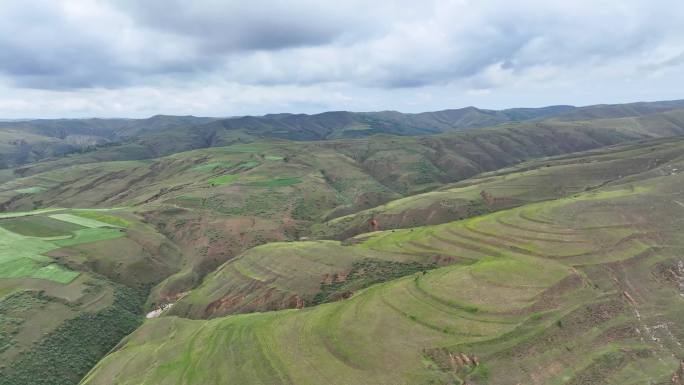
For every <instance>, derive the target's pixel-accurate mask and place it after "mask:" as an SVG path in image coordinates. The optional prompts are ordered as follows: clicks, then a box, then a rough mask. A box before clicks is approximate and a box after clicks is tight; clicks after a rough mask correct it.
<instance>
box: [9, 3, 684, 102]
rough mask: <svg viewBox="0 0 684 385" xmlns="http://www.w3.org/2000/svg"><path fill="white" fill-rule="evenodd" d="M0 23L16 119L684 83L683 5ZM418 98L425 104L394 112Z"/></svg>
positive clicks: (79, 12) (148, 14) (261, 7)
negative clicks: (31, 107) (32, 103)
mask: <svg viewBox="0 0 684 385" xmlns="http://www.w3.org/2000/svg"><path fill="white" fill-rule="evenodd" d="M0 18H1V19H2V20H3V23H1V24H0V90H5V91H7V92H9V94H7V95H8V96H4V97H3V96H2V95H0V114H2V113H3V112H4V113H6V114H19V113H20V110H21V108H25V107H21V106H25V105H26V104H25V103H24V101H23V99H21V98H22V97H24V96H25V95H31V96H32V97H37V98H41V97H58V96H59V95H60V92H61V95H65V96H66V95H68V98H67V99H68V100H69V101H70V102H69V104H68V106H67V107H64V106H63V107H61V108H64V109H66V110H69V109H70V108H74V109H73V110H69V111H78V112H70V113H79V114H84V113H86V112H84V111H87V110H88V109H89V108H90V109H91V110H92V111H93V113H96V112H97V113H98V114H102V113H103V111H104V110H103V108H106V106H108V105H109V106H111V105H112V100H114V98H115V97H123V98H134V95H137V96H140V95H146V97H147V98H151V99H153V100H155V102H156V103H158V105H159V107H158V108H159V109H160V110H162V109H166V108H176V109H181V108H182V106H183V103H187V104H188V105H189V106H192V109H194V110H202V111H219V112H220V111H223V110H225V113H223V114H226V115H228V114H233V113H236V112H237V111H249V112H253V111H254V109H257V110H258V111H263V112H270V111H273V110H274V109H293V110H306V111H309V110H314V109H316V108H319V107H320V108H322V109H324V108H323V107H324V106H328V107H329V108H331V109H337V108H343V107H355V106H360V107H361V108H362V109H363V106H364V105H369V106H371V105H378V106H379V107H384V108H397V107H396V105H404V106H407V108H408V109H411V108H416V109H433V108H439V107H449V106H450V105H447V104H446V103H459V101H460V100H463V101H464V104H475V103H474V102H468V101H467V100H468V99H469V98H470V99H473V98H474V99H475V100H480V101H483V103H485V104H486V103H490V104H504V105H506V103H504V102H503V100H502V99H501V97H502V95H516V93H520V92H525V93H531V92H537V94H538V95H542V94H544V95H546V93H549V94H553V93H552V92H549V91H548V87H555V88H556V89H558V90H561V89H562V90H563V92H560V91H558V93H557V96H558V97H557V98H556V99H554V100H548V95H547V96H544V97H543V98H542V97H541V96H540V97H539V99H538V100H540V101H542V100H544V101H546V100H548V103H571V102H575V101H574V100H568V99H567V98H566V96H567V95H569V94H570V93H569V92H568V87H570V86H573V87H575V88H576V90H573V93H572V94H573V95H576V96H575V97H576V98H580V97H582V95H584V97H586V95H594V94H595V91H594V89H595V87H597V86H598V85H602V86H603V87H604V88H606V87H611V88H612V89H616V90H623V91H624V93H628V92H635V91H633V89H641V90H642V92H645V91H644V90H646V89H649V85H650V84H657V86H658V87H661V88H662V90H663V91H662V92H661V93H660V94H662V95H666V94H667V95H669V94H671V92H670V91H667V90H669V89H672V90H674V89H676V88H677V87H679V89H681V84H677V83H678V81H670V82H669V83H668V82H661V81H660V79H661V78H663V77H667V76H669V77H672V76H674V75H673V74H679V73H680V72H681V71H682V66H684V61H683V60H682V59H681V57H682V52H684V37H683V36H684V3H682V2H681V1H677V0H657V1H646V0H606V1H601V2H597V1H593V0H576V1H573V2H565V3H558V4H551V3H549V2H547V1H544V0H521V1H516V2H515V4H512V3H511V2H510V1H507V0H489V1H475V0H427V1H421V2H416V1H409V0H379V1H375V2H368V1H362V0H346V1H340V2H327V1H326V2H324V1H313V0H290V1H285V0H251V1H249V2H245V1H237V0H232V1H225V0H224V1H220V0H195V1H192V2H190V1H182V0H148V1H134V0H62V1H59V2H56V1H52V0H5V1H3V4H2V7H0ZM637 83H638V84H639V86H638V87H637V86H635V85H636V84H637ZM220 87H222V88H220ZM633 87H634V88H633ZM220 89H223V90H230V91H231V92H239V93H240V94H239V95H234V94H228V93H226V92H222V91H220ZM666 89H667V90H666ZM655 91H657V90H654V91H653V92H655ZM322 93H327V94H325V95H324V94H322ZM157 94H163V95H164V96H165V97H160V98H158V99H157V98H156V97H155V96H154V95H157ZM412 94H414V95H422V96H421V97H416V98H415V100H414V101H404V100H398V97H399V96H398V95H403V96H402V97H410V95H412ZM609 94H612V93H610V92H607V91H605V92H604V94H603V95H605V96H607V95H609ZM12 95H16V96H12ZM20 95H24V96H20ZM39 95H43V96H39ZM48 95H49V96H48ZM79 95H80V96H79ZM187 95H194V96H193V97H194V98H197V97H198V95H202V97H203V98H204V99H203V100H204V102H203V103H204V104H198V102H197V100H194V99H193V100H191V99H190V98H189V97H188V96H187ZM261 95H263V96H261ZM331 95H334V96H331ZM445 95H454V97H448V98H445V97H444V96H445ZM599 96H600V95H599ZM79 97H80V98H86V97H89V98H101V99H102V100H103V102H102V103H99V104H98V103H95V104H93V103H92V102H91V101H89V100H88V101H86V100H82V101H80V102H77V100H79ZM104 100H106V102H104ZM440 100H441V102H440ZM519 100H520V99H519V98H517V97H512V99H511V101H510V103H509V104H508V105H511V103H517V102H518V101H519ZM530 100H531V101H532V102H533V101H534V100H535V99H530ZM606 101H611V100H606ZM581 102H582V101H581V100H580V103H581ZM383 103H384V104H383ZM143 104H144V106H143ZM241 104H244V105H246V106H247V107H244V108H242V107H240V105H241ZM43 105H44V106H46V107H45V108H48V109H59V108H60V107H59V106H58V104H52V103H47V102H46V103H44V104H43ZM124 105H128V106H129V107H128V109H129V110H130V111H131V113H133V114H136V113H137V112H135V111H143V110H144V111H148V110H152V109H153V108H154V106H150V105H147V104H146V103H142V101H140V100H133V99H131V100H127V101H125V103H124ZM3 106H5V107H4V108H5V109H4V110H3ZM74 106H78V108H76V107H74ZM84 106H88V107H84ZM316 106H318V107H316ZM412 106H413V107H412ZM419 106H423V107H422V108H421V107H419ZM117 108H118V107H117ZM192 109H191V111H192ZM66 110H65V111H66ZM125 110H126V107H122V109H121V110H120V111H125ZM153 112H154V111H153ZM165 112H167V113H174V111H168V110H165ZM140 113H142V112H140Z"/></svg>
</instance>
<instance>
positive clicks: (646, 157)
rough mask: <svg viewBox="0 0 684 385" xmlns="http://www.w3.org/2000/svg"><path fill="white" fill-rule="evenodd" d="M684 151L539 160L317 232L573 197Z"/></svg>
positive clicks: (661, 143) (644, 146)
mask: <svg viewBox="0 0 684 385" xmlns="http://www.w3.org/2000/svg"><path fill="white" fill-rule="evenodd" d="M683 152H684V141H683V140H682V139H680V138H669V139H663V140H654V141H648V142H640V143H639V144H627V145H620V146H614V147H609V148H605V149H598V150H590V151H586V152H581V153H576V154H572V155H561V156H558V157H553V158H542V159H535V160H532V161H529V162H524V163H521V164H518V165H515V166H512V167H509V168H503V169H500V170H497V171H493V172H489V173H483V174H480V175H478V176H477V177H474V178H469V179H467V180H465V181H463V182H460V183H458V182H457V183H453V184H447V185H445V186H443V187H440V188H439V189H436V190H434V191H430V192H427V193H423V194H416V195H412V196H409V197H406V198H403V199H397V200H394V201H391V202H389V203H387V204H383V205H380V206H377V207H373V208H370V209H366V210H363V211H360V212H357V213H353V214H349V215H346V216H342V217H338V218H334V219H332V220H329V221H326V222H323V223H321V224H320V225H315V226H314V228H313V234H314V235H315V236H316V237H321V238H331V237H336V238H340V239H344V238H346V237H350V236H353V235H356V234H359V233H363V232H366V231H368V230H369V228H370V226H369V221H370V220H372V219H375V220H376V221H377V223H378V226H379V228H381V229H393V228H406V227H412V226H420V225H427V224H438V223H444V222H448V221H452V220H457V219H462V218H467V217H470V216H473V215H478V214H483V213H487V212H493V211H496V210H500V209H502V208H510V207H515V206H520V205H524V204H526V203H531V202H537V201H543V200H549V199H556V198H561V197H565V196H571V195H573V194H576V193H579V192H583V191H588V190H592V189H596V188H598V187H601V186H603V185H606V184H610V183H615V182H616V181H618V180H619V179H621V178H624V177H627V176H629V175H632V174H639V173H643V172H645V171H647V170H651V169H662V168H663V165H665V164H667V162H669V161H671V160H673V159H675V158H677V157H679V156H681V155H682V153H683ZM483 191H484V192H485V193H486V195H484V196H483V194H482V192H483Z"/></svg>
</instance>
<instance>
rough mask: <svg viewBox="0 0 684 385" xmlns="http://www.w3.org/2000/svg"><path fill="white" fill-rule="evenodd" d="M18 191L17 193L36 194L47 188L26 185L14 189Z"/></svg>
mask: <svg viewBox="0 0 684 385" xmlns="http://www.w3.org/2000/svg"><path fill="white" fill-rule="evenodd" d="M14 191H16V192H18V193H19V194H38V193H41V192H43V191H47V188H45V187H41V186H33V187H26V188H20V189H18V190H14Z"/></svg>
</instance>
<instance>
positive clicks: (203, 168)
mask: <svg viewBox="0 0 684 385" xmlns="http://www.w3.org/2000/svg"><path fill="white" fill-rule="evenodd" d="M231 166H232V163H230V162H225V161H221V162H211V163H206V164H201V165H199V166H195V167H193V168H192V169H191V170H193V171H200V172H210V171H214V170H216V169H228V168H230V167H231Z"/></svg>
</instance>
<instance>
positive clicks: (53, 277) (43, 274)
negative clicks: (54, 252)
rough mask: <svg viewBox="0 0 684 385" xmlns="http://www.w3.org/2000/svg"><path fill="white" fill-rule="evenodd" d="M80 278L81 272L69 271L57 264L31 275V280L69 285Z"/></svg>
mask: <svg viewBox="0 0 684 385" xmlns="http://www.w3.org/2000/svg"><path fill="white" fill-rule="evenodd" d="M78 276H79V272H77V271H73V270H69V269H67V268H65V267H63V266H61V265H58V264H56V263H51V264H49V265H46V266H43V267H41V268H40V269H38V270H36V271H35V272H34V273H33V274H32V275H31V278H40V279H46V280H49V281H55V282H59V283H63V284H67V283H69V282H71V281H73V280H74V279H76V277H78Z"/></svg>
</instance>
